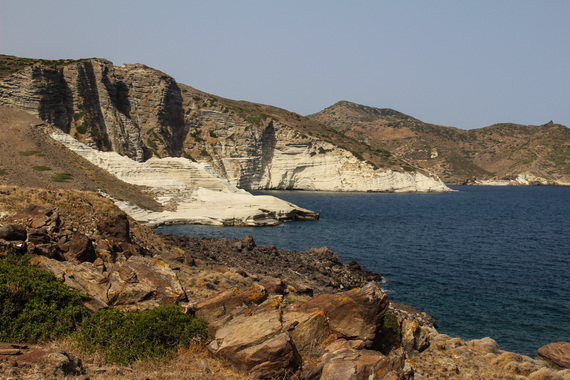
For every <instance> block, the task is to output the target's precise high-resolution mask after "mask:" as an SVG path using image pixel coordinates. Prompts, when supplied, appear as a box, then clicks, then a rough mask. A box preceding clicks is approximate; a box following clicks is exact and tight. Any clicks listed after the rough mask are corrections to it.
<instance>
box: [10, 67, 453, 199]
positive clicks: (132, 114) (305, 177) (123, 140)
mask: <svg viewBox="0 0 570 380" xmlns="http://www.w3.org/2000/svg"><path fill="white" fill-rule="evenodd" d="M0 104H2V105H8V106H11V107H15V108H19V109H22V110H25V111H27V112H30V113H33V114H34V115H37V116H38V117H40V118H42V119H43V120H46V121H48V122H50V123H52V124H53V125H55V126H57V127H58V128H59V129H61V130H62V131H64V132H66V133H68V134H70V135H71V136H73V137H75V138H76V139H77V140H78V141H81V142H83V143H85V144H87V145H89V146H90V147H93V148H96V149H99V150H102V151H115V152H117V153H119V154H121V155H124V156H127V157H129V158H132V159H133V160H136V161H139V162H142V161H147V160H149V159H150V158H151V157H161V158H164V157H184V158H186V159H189V160H192V161H200V162H206V163H209V164H211V166H212V167H213V168H214V170H215V171H216V173H217V174H218V175H220V176H221V177H223V178H226V179H227V180H228V181H229V182H230V184H232V185H235V186H237V187H240V188H242V189H246V190H257V189H304V190H330V191H394V192H404V191H405V192H410V191H412V192H413V191H448V190H449V189H448V188H447V187H446V186H445V185H444V184H443V183H442V182H441V181H440V180H439V179H438V178H437V177H436V176H435V175H432V174H430V173H428V172H426V171H422V170H419V169H418V168H415V167H413V166H410V165H407V163H404V162H400V161H398V160H396V159H395V158H389V159H388V158H386V157H388V156H389V152H388V155H386V151H373V150H371V149H370V147H369V146H366V145H365V144H361V143H358V142H356V141H354V140H352V139H346V138H344V137H343V136H341V135H339V134H338V133H337V132H334V131H333V130H332V129H330V128H325V127H323V126H322V125H318V124H316V123H314V122H312V121H310V120H308V119H305V118H303V117H301V116H299V115H296V114H292V113H288V112H286V111H284V110H280V109H277V108H275V107H269V106H263V105H258V104H253V103H248V102H236V101H232V100H228V99H223V98H220V97H216V96H213V95H209V94H206V93H203V92H201V91H198V90H196V89H193V88H191V87H189V86H185V85H181V84H178V83H176V81H175V80H174V79H173V78H171V77H170V76H168V75H166V74H164V73H162V72H160V71H157V70H154V69H151V68H148V67H146V66H144V65H140V64H134V65H123V66H113V64H112V63H111V62H109V61H106V60H103V59H90V60H83V61H79V62H72V63H70V64H65V65H61V66H44V65H42V64H41V63H37V64H35V65H33V66H29V67H26V68H24V69H21V70H20V71H17V72H15V73H13V74H11V75H9V76H7V77H5V78H3V79H2V80H1V81H0Z"/></svg>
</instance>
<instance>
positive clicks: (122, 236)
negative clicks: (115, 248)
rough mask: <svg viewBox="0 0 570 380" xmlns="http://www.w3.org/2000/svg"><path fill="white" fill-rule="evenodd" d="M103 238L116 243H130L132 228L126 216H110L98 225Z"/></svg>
mask: <svg viewBox="0 0 570 380" xmlns="http://www.w3.org/2000/svg"><path fill="white" fill-rule="evenodd" d="M97 229H98V230H99V233H100V234H101V236H103V237H105V238H107V239H111V240H113V241H116V242H124V243H130V242H131V236H130V226H129V219H128V218H127V215H126V214H115V215H110V216H109V217H107V218H106V219H104V220H101V221H99V222H98V223H97Z"/></svg>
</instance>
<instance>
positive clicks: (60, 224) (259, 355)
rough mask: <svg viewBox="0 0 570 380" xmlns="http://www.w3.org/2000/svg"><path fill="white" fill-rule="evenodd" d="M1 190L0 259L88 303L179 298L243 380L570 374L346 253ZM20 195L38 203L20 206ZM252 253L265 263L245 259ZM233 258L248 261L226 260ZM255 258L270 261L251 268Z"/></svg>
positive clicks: (31, 368) (65, 369) (47, 353)
mask: <svg viewBox="0 0 570 380" xmlns="http://www.w3.org/2000/svg"><path fill="white" fill-rule="evenodd" d="M0 191H1V193H2V195H3V197H2V198H0V212H1V213H2V219H0V222H1V225H0V231H2V235H1V236H2V237H3V238H0V259H2V257H1V256H4V255H5V254H15V255H23V254H26V253H31V254H34V255H35V256H34V257H32V259H31V262H32V263H33V264H37V265H40V266H42V267H44V268H46V269H47V270H50V271H52V272H53V273H54V274H55V275H56V276H57V277H59V278H60V279H61V280H62V281H63V282H65V283H67V284H69V285H70V286H74V287H76V288H78V289H81V290H82V291H83V292H85V293H87V294H88V295H89V296H90V298H91V299H90V301H88V302H87V303H86V304H85V306H86V307H87V308H88V309H89V310H98V309H100V308H105V307H109V306H114V307H118V308H121V309H126V310H140V309H146V308H152V307H155V306H158V305H164V304H172V303H178V304H180V305H182V307H183V310H185V311H187V312H190V311H193V312H195V313H196V314H197V315H198V316H200V317H201V318H203V319H205V320H207V321H208V322H209V326H210V327H209V328H210V333H211V334H212V336H213V338H212V340H210V341H209V342H207V349H208V350H209V352H210V354H211V355H212V358H213V359H212V360H223V361H225V362H226V363H229V364H231V366H232V367H233V368H236V369H238V370H240V371H241V372H242V373H243V374H245V375H246V376H248V378H260V379H261V378H299V379H431V378H450V379H466V378H469V379H509V380H510V379H512V380H515V379H516V380H520V379H561V380H567V379H570V370H568V369H563V370H556V369H553V368H551V367H550V366H549V364H548V363H547V362H548V361H550V362H553V363H554V362H555V360H556V361H557V362H558V359H556V356H553V355H551V354H549V356H548V358H547V360H546V361H545V360H540V359H532V358H530V357H527V356H523V355H518V354H515V353H510V352H505V351H502V350H500V349H499V347H498V345H497V343H496V342H495V341H493V340H492V339H490V338H483V339H480V340H473V341H464V340H462V339H459V338H453V337H449V336H447V335H443V334H439V333H438V332H437V330H436V325H435V321H433V319H432V318H430V317H429V316H428V315H427V314H425V313H421V312H419V311H418V310H416V309H414V308H412V307H409V306H405V305H399V304H395V303H389V301H388V297H387V296H386V295H385V294H384V293H383V292H382V290H381V289H380V288H379V285H378V283H377V282H374V281H372V282H368V280H369V279H370V277H371V274H369V273H366V272H363V273H360V274H359V272H361V271H360V270H359V266H358V264H357V263H354V262H353V263H350V264H348V265H347V264H342V263H339V262H338V259H337V258H336V255H335V254H334V253H332V252H330V250H328V249H326V248H321V249H312V250H310V252H306V253H294V252H290V251H279V250H278V249H277V248H275V247H271V246H269V247H259V246H257V245H256V244H255V242H254V241H253V239H251V237H246V238H244V239H239V240H238V239H233V240H229V239H218V240H216V239H198V240H191V241H184V240H181V241H179V242H178V241H177V240H176V239H173V238H168V237H167V238H168V239H167V240H168V241H167V242H165V241H163V240H162V239H161V238H160V237H159V236H156V235H154V234H153V233H152V231H151V230H149V229H147V228H145V227H142V226H140V225H139V224H138V223H136V222H134V221H133V220H132V219H130V218H128V217H126V216H125V214H123V213H121V212H120V211H119V210H118V209H117V208H116V206H114V205H112V203H111V202H110V201H108V200H106V199H105V198H102V197H101V196H97V195H95V194H88V193H79V192H73V191H70V192H59V191H51V192H49V191H41V190H37V189H36V190H33V191H32V190H29V191H28V192H27V193H25V189H18V190H15V189H5V188H0ZM17 191H18V193H17ZM16 195H18V196H19V198H23V197H34V199H37V200H42V202H43V203H42V205H40V206H28V207H26V208H24V209H19V208H18V207H15V205H16V204H17V202H18V198H16ZM26 199H27V198H26ZM26 203H29V202H26ZM68 205H74V206H72V207H69V208H67V206H68ZM93 205H97V208H93V209H90V207H93ZM56 206H58V207H56ZM79 206H81V207H79ZM96 210H99V212H97V211H96ZM102 210H105V212H104V213H102V212H101V211H102ZM6 239H8V240H6ZM22 239H23V240H22ZM72 242H75V243H73V244H72ZM178 243H181V244H178ZM224 246H225V247H226V248H223V247H224ZM70 251H74V252H75V253H74V254H73V255H71V254H70ZM93 253H94V254H95V256H93V255H92V254H93ZM242 253H243V254H242ZM224 255H225V256H228V257H227V258H226V259H224V258H223V257H222V256H224ZM240 255H241V256H240ZM233 256H237V257H233ZM255 256H257V257H262V256H264V257H265V256H266V257H269V258H270V259H267V260H265V261H264V260H260V262H259V266H255V265H248V263H252V262H253V261H254V257H255ZM281 256H292V257H293V259H295V257H301V256H306V257H305V259H304V260H303V261H302V262H301V263H300V265H303V266H306V269H305V272H300V273H299V276H300V277H304V276H307V273H311V272H316V271H317V270H318V269H317V268H321V267H322V268H327V267H328V268H329V269H328V270H325V271H323V272H321V273H320V274H319V275H318V276H315V278H316V279H312V280H308V281H306V282H299V281H298V280H299V278H295V277H294V276H293V275H292V274H284V275H282V271H283V263H277V264H275V265H271V260H275V261H278V259H277V258H278V257H281ZM232 257H233V259H232ZM271 258H272V259H271ZM232 260H234V261H232ZM239 261H243V262H245V264H244V266H245V267H247V269H242V268H239V267H238V268H235V267H233V268H232V267H230V266H229V265H233V263H235V262H239ZM224 263H227V264H224ZM260 267H266V268H267V271H266V272H265V273H263V274H262V273H256V271H257V270H258V269H259V268H260ZM295 269H301V268H300V267H299V268H295ZM327 274H328V281H326V275H327ZM343 284H344V285H343ZM343 288H351V289H350V290H347V289H343ZM311 293H313V294H314V295H311ZM315 295H316V296H315ZM555 348H556V347H555ZM559 351H560V350H558V349H555V350H552V352H554V353H557V352H559ZM565 355H566V354H564V353H563V354H562V357H565ZM168 365H169V364H168V362H166V364H164V366H167V367H168ZM153 366H159V364H157V363H154V364H153ZM208 366H209V365H208V361H207V360H206V362H205V363H204V362H202V363H200V367H199V369H198V370H199V373H198V375H196V376H197V378H216V376H217V377H218V378H220V377H224V378H238V376H237V375H236V374H235V373H233V375H232V376H223V375H219V374H218V375H212V377H208V376H207V373H208ZM154 368H156V367H154ZM0 369H1V370H2V372H1V373H2V374H7V375H8V376H11V377H14V378H22V379H33V378H38V375H40V377H41V376H43V377H46V378H60V377H67V378H74V377H77V378H85V376H88V377H89V378H94V379H97V378H109V377H112V378H134V377H136V376H135V375H134V373H133V370H132V369H131V368H127V367H121V368H118V367H111V366H109V365H108V364H105V363H103V364H101V365H97V364H96V363H93V361H92V360H90V361H80V360H79V359H77V358H75V357H74V356H73V355H71V354H69V353H68V352H67V351H65V350H63V349H60V348H57V347H51V348H50V347H36V346H27V345H12V344H0ZM169 371H170V369H169ZM34 376H35V377H34ZM144 376H145V377H148V373H146V372H145V374H144ZM179 376H180V374H178V377H179ZM174 377H176V376H174Z"/></svg>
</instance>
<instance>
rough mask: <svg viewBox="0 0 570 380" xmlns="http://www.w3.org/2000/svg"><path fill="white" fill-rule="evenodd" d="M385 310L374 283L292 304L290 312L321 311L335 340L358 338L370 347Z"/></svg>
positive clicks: (384, 297) (383, 299) (384, 299)
mask: <svg viewBox="0 0 570 380" xmlns="http://www.w3.org/2000/svg"><path fill="white" fill-rule="evenodd" d="M387 307H388V296H386V295H385V294H384V293H382V291H381V290H380V287H379V286H378V284H377V283H375V282H371V283H369V284H367V285H366V286H365V287H363V288H362V289H358V288H356V289H353V290H350V291H347V292H343V293H337V294H323V295H321V296H318V297H315V298H313V299H312V300H310V301H308V302H307V303H299V304H295V305H293V306H292V307H291V310H292V311H302V312H305V313H312V312H322V313H324V315H325V316H326V317H327V318H328V321H329V326H330V328H331V330H333V331H334V332H336V333H337V334H338V335H339V337H344V338H347V339H361V340H363V341H364V342H365V345H366V346H370V345H371V344H372V341H373V340H374V338H375V337H376V333H377V332H378V331H379V329H380V324H381V323H382V318H383V316H384V313H385V312H386V309H387Z"/></svg>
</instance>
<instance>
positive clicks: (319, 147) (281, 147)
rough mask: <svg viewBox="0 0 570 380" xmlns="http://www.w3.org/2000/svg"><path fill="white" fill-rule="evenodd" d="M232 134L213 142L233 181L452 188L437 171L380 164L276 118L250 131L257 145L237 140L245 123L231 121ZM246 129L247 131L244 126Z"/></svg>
mask: <svg viewBox="0 0 570 380" xmlns="http://www.w3.org/2000/svg"><path fill="white" fill-rule="evenodd" d="M225 129H226V131H231V134H230V136H232V140H229V139H226V138H224V135H223V134H222V133H218V135H219V136H218V139H217V140H218V141H216V143H215V144H217V145H215V144H212V145H213V148H212V150H213V151H212V155H211V156H212V157H213V159H214V161H216V160H218V167H221V169H220V170H221V171H223V172H224V173H225V176H226V178H228V180H229V181H230V183H232V184H234V185H235V186H237V187H241V188H246V189H256V190H259V189H263V190H265V189H282V190H287V189H296V190H321V191H371V192H373V191H374V192H446V191H450V189H449V188H448V187H447V186H446V185H445V184H444V183H443V182H442V181H441V180H440V179H439V178H437V177H436V176H429V175H426V174H423V173H422V172H419V171H410V172H398V171H394V170H390V169H379V168H375V167H374V166H372V165H371V164H370V163H368V162H366V161H363V160H360V159H358V158H357V157H356V156H355V155H354V154H353V153H351V152H349V151H348V150H346V149H343V148H339V147H337V146H335V145H333V144H330V143H328V142H325V141H322V140H319V139H316V138H312V137H309V136H304V137H299V133H298V132H296V131H295V130H294V129H292V128H290V127H288V126H285V125H281V124H280V123H277V122H275V123H270V124H269V125H267V126H266V127H265V129H263V130H262V131H261V132H260V133H259V134H258V135H255V131H253V132H250V133H251V137H250V138H249V139H243V140H249V141H251V145H250V146H249V147H247V149H244V147H243V145H240V144H236V143H235V142H234V141H235V136H236V135H238V134H239V132H238V131H237V130H238V129H239V128H237V127H233V126H228V125H227V124H226V125H225ZM242 133H243V132H242Z"/></svg>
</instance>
